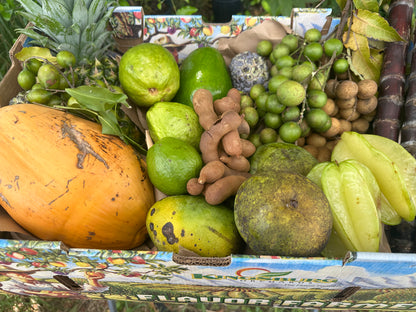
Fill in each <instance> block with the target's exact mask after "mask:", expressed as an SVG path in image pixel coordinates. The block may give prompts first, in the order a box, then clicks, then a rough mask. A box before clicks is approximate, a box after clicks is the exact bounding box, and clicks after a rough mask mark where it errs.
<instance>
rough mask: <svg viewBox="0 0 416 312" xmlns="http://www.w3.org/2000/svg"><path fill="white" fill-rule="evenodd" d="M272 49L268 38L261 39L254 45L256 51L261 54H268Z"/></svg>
mask: <svg viewBox="0 0 416 312" xmlns="http://www.w3.org/2000/svg"><path fill="white" fill-rule="evenodd" d="M272 50H273V44H272V43H271V42H270V41H269V40H261V41H260V42H259V43H258V44H257V47H256V52H257V54H258V55H261V56H269V55H270V53H271V52H272Z"/></svg>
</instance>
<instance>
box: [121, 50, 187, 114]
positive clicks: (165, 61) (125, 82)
mask: <svg viewBox="0 0 416 312" xmlns="http://www.w3.org/2000/svg"><path fill="white" fill-rule="evenodd" d="M119 79H120V84H121V87H122V88H123V90H124V91H125V93H126V94H127V96H128V97H129V98H130V100H131V101H132V102H133V103H135V104H136V105H138V106H139V107H150V106H152V105H153V104H154V103H156V102H169V101H170V100H171V99H172V98H173V97H174V96H175V94H176V92H177V91H178V89H179V84H180V73H179V67H178V64H177V63H176V60H175V58H174V57H173V55H172V54H171V53H170V52H169V51H168V50H167V49H166V48H164V47H162V46H161V45H158V44H154V43H147V42H146V43H141V44H138V45H136V46H134V47H131V48H130V49H128V50H127V51H126V52H125V53H124V54H123V56H122V57H121V59H120V64H119Z"/></svg>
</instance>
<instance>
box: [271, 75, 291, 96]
mask: <svg viewBox="0 0 416 312" xmlns="http://www.w3.org/2000/svg"><path fill="white" fill-rule="evenodd" d="M286 80H289V78H287V77H286V76H284V75H279V74H278V75H275V76H273V77H272V78H270V79H269V84H268V88H269V91H270V92H273V93H274V92H276V90H277V87H278V86H279V85H280V84H281V83H282V82H284V81H286Z"/></svg>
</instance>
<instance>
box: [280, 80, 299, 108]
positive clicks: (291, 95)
mask: <svg viewBox="0 0 416 312" xmlns="http://www.w3.org/2000/svg"><path fill="white" fill-rule="evenodd" d="M276 95H277V100H278V101H279V102H280V103H282V104H283V105H285V106H297V105H299V104H300V103H302V102H303V100H304V99H305V96H306V91H305V88H304V87H303V86H302V85H301V84H300V83H299V82H297V81H294V80H287V81H284V82H282V83H281V84H280V85H279V86H278V87H277V90H276Z"/></svg>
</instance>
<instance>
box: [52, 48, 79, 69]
mask: <svg viewBox="0 0 416 312" xmlns="http://www.w3.org/2000/svg"><path fill="white" fill-rule="evenodd" d="M56 62H57V63H58V65H59V66H61V67H62V68H70V67H74V66H75V64H76V62H77V60H76V58H75V55H74V54H73V53H72V52H70V51H64V50H63V51H59V52H58V54H56Z"/></svg>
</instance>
